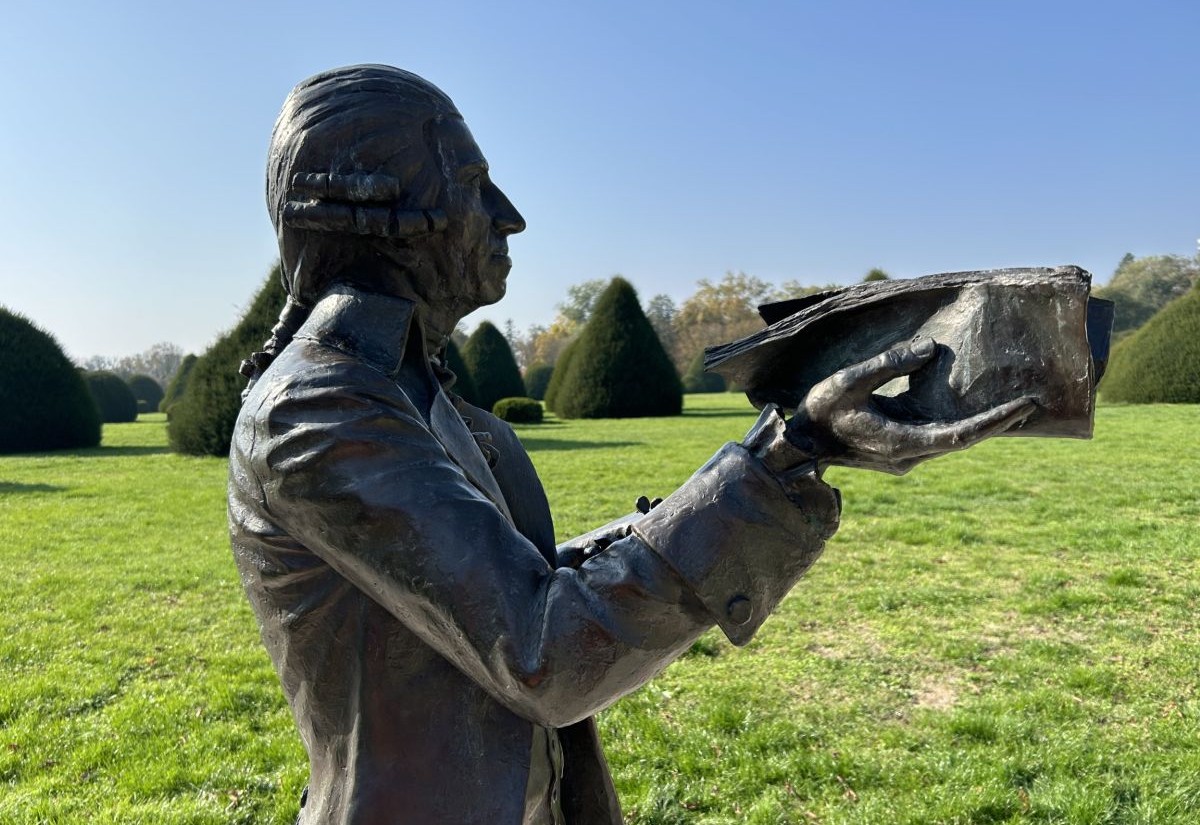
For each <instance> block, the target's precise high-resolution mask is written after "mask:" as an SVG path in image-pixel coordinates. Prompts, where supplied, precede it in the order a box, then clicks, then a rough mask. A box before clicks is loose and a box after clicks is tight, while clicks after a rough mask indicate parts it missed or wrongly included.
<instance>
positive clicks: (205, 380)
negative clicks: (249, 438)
mask: <svg viewBox="0 0 1200 825" xmlns="http://www.w3.org/2000/svg"><path fill="white" fill-rule="evenodd" d="M286 297H287V296H286V294H285V293H284V291H283V284H282V283H281V281H280V279H279V266H278V265H276V266H275V268H274V269H272V270H271V273H270V274H269V275H268V276H267V280H266V282H265V283H264V284H263V285H262V287H261V288H259V290H258V292H257V293H256V294H255V296H254V299H253V300H252V301H251V303H250V307H249V309H247V310H246V313H245V314H244V315H243V316H242V319H241V320H240V321H239V322H238V324H237V326H235V327H234V328H233V329H232V330H230V331H229V332H227V333H225V334H224V335H222V336H221V337H220V338H218V339H217V340H216V342H215V343H214V344H213V345H212V346H211V347H209V348H208V349H207V350H206V351H205V352H204V354H203V355H201V356H200V357H199V359H197V361H196V364H195V366H194V367H192V371H191V375H190V376H189V377H188V380H187V390H186V391H185V392H184V394H183V397H182V398H180V399H179V400H178V401H177V402H175V404H174V406H172V407H171V410H170V412H171V414H170V416H169V418H168V421H167V438H168V440H169V441H170V443H171V448H172V449H173V450H175V451H176V452H180V453H188V454H190V455H214V456H226V455H229V444H230V441H231V440H232V438H233V425H234V423H236V421H237V416H238V410H240V409H241V406H242V389H243V388H245V386H246V379H245V377H243V376H242V375H241V373H239V372H238V365H239V364H240V363H241V361H242V359H243V358H245V357H246V356H248V355H249V354H250V353H252V352H254V351H256V350H259V349H261V348H262V345H263V342H264V341H265V340H267V338H268V337H269V336H270V334H271V328H272V327H273V326H275V321H276V319H277V318H278V317H279V312H280V310H282V309H283V304H284V300H285V299H286Z"/></svg>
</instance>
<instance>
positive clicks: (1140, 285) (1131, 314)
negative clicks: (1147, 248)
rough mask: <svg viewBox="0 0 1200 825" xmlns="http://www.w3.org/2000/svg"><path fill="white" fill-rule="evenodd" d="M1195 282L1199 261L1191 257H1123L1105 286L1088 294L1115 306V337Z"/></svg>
mask: <svg viewBox="0 0 1200 825" xmlns="http://www.w3.org/2000/svg"><path fill="white" fill-rule="evenodd" d="M1198 279H1200V261H1197V260H1196V259H1195V258H1185V257H1183V256H1181V255H1150V256H1148V257H1145V258H1134V257H1133V256H1132V255H1129V254H1126V255H1125V257H1124V258H1122V259H1121V263H1120V265H1118V266H1117V271H1116V272H1114V273H1113V276H1112V278H1110V279H1109V281H1108V283H1107V284H1106V285H1104V286H1102V287H1097V288H1096V289H1094V290H1092V292H1093V294H1095V295H1096V296H1097V297H1100V298H1107V299H1108V300H1110V301H1113V302H1114V303H1115V304H1116V305H1117V306H1116V310H1117V311H1116V319H1115V320H1114V321H1113V333H1114V334H1119V333H1127V332H1130V331H1132V330H1135V329H1137V328H1138V327H1140V326H1141V325H1142V324H1144V323H1146V322H1147V321H1148V320H1150V318H1151V317H1152V316H1153V315H1154V314H1155V313H1156V312H1158V311H1159V310H1160V309H1162V308H1163V307H1165V306H1166V305H1167V304H1168V303H1169V302H1170V301H1172V300H1174V299H1175V298H1178V297H1179V296H1181V295H1183V294H1185V293H1186V292H1187V291H1188V290H1189V289H1191V288H1192V285H1193V284H1195V283H1196V282H1197V280H1198Z"/></svg>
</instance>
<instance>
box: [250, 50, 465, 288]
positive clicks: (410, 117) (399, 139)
mask: <svg viewBox="0 0 1200 825" xmlns="http://www.w3.org/2000/svg"><path fill="white" fill-rule="evenodd" d="M447 116H455V117H457V116H458V110H457V109H456V108H455V107H454V104H453V103H452V102H451V100H450V98H449V97H447V96H446V95H445V93H443V92H442V91H441V90H440V89H438V88H437V87H436V86H434V85H433V84H432V83H429V82H428V81H427V80H425V79H423V78H421V77H418V76H417V75H415V74H412V73H411V72H406V71H404V70H402V69H396V68H393V67H391V66H377V65H365V66H347V67H344V68H341V69H333V70H331V71H327V72H322V73H321V74H318V75H315V76H313V77H311V78H309V79H308V80H306V81H304V82H303V83H300V84H299V85H298V86H296V88H294V89H293V90H292V92H291V94H289V95H288V97H287V99H286V100H285V101H284V103H283V109H282V110H281V111H280V113H279V118H278V119H277V120H276V121H275V129H274V131H273V132H272V134H271V146H270V150H269V152H268V156H267V209H268V211H269V212H270V214H271V222H272V224H273V225H274V227H275V233H276V236H277V237H278V239H279V253H280V257H281V264H282V273H283V279H284V287H285V288H286V289H287V292H288V295H290V296H291V297H292V299H293V300H294V301H296V302H297V303H299V304H301V305H303V306H310V305H311V304H312V303H313V302H314V301H315V300H316V299H317V298H318V297H320V293H321V291H323V289H324V287H326V286H327V285H328V284H327V283H326V282H325V281H327V280H328V279H329V278H330V277H334V276H335V275H336V274H337V273H338V272H340V271H342V270H344V269H345V268H346V264H347V263H348V261H347V260H346V258H347V257H349V256H350V255H362V254H364V253H369V252H370V249H371V246H372V245H373V241H374V240H375V239H390V244H389V245H388V249H389V250H394V249H395V247H396V242H395V239H396V238H401V239H403V238H404V237H408V236H412V235H417V234H422V233H425V232H430V231H438V230H439V228H444V217H443V218H441V219H440V220H439V216H438V215H437V214H436V210H430V209H429V207H430V205H431V204H433V203H434V201H435V200H436V198H437V194H438V192H439V190H440V188H441V185H442V179H441V176H440V174H439V167H438V164H437V163H432V162H430V161H431V159H433V158H434V154H433V153H434V150H435V147H434V146H433V140H432V138H431V135H430V131H431V127H432V125H433V124H434V123H435V122H436V121H438V120H440V119H442V118H445V117H447ZM346 234H353V235H359V236H363V237H362V238H361V241H360V242H356V243H353V244H348V243H347V242H346V238H345V235H346ZM330 235H332V236H334V237H329V236H330ZM338 235H341V237H340V238H339V237H336V236H338ZM380 248H381V249H382V245H380Z"/></svg>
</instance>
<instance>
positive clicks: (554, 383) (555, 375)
mask: <svg viewBox="0 0 1200 825" xmlns="http://www.w3.org/2000/svg"><path fill="white" fill-rule="evenodd" d="M577 343H579V338H575V339H573V340H572V341H571V342H570V343H569V344H567V345H566V346H565V347H563V350H562V352H560V353H559V354H558V360H557V361H555V362H554V367H553V368H552V370H551V372H550V383H548V384H547V385H546V395H545V397H544V398H542V401H543V402H544V403H545V404H546V409H548V410H557V409H558V406H557V405H558V391H559V390H560V389H561V388H562V382H563V376H564V375H566V374H567V373H568V372H570V371H571V359H573V358H574V357H575V345H576V344H577Z"/></svg>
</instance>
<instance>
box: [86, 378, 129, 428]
mask: <svg viewBox="0 0 1200 825" xmlns="http://www.w3.org/2000/svg"><path fill="white" fill-rule="evenodd" d="M83 383H85V384H87V388H88V392H90V393H91V394H92V400H93V401H94V402H96V409H98V410H99V411H100V420H101V421H103V422H104V423H105V424H127V423H129V422H130V421H137V417H138V403H137V399H136V398H135V397H134V395H133V390H131V389H129V385H128V384H126V383H125V382H124V381H122V380H121V376H119V375H117V374H116V373H115V372H109V371H108V370H96V371H95V372H85V373H84V374H83Z"/></svg>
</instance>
